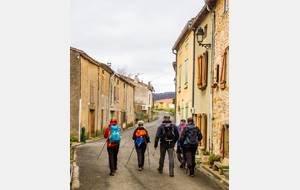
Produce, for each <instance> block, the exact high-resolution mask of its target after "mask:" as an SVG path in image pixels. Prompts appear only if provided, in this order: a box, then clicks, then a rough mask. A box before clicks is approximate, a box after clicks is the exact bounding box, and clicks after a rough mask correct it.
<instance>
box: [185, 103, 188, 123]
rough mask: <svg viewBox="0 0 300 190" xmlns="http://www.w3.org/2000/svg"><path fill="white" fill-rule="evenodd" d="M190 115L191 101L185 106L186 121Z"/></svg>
mask: <svg viewBox="0 0 300 190" xmlns="http://www.w3.org/2000/svg"><path fill="white" fill-rule="evenodd" d="M188 116H189V103H186V106H185V118H186V121H187V119H188Z"/></svg>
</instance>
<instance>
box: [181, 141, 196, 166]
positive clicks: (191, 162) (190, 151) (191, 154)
mask: <svg viewBox="0 0 300 190" xmlns="http://www.w3.org/2000/svg"><path fill="white" fill-rule="evenodd" d="M196 151H197V146H195V147H184V153H185V158H186V162H187V167H188V168H194V167H195V166H196V162H195V154H196Z"/></svg>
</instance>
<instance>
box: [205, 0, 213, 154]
mask: <svg viewBox="0 0 300 190" xmlns="http://www.w3.org/2000/svg"><path fill="white" fill-rule="evenodd" d="M208 2H209V1H208ZM208 2H206V3H208ZM206 5H207V6H206V8H207V10H208V11H209V12H211V14H212V29H211V30H212V35H211V36H212V39H211V62H210V65H211V66H210V97H209V99H210V100H209V111H210V113H209V136H210V137H209V139H210V141H209V152H210V154H212V152H213V150H212V142H213V139H212V138H213V136H212V117H213V112H212V101H213V99H212V98H213V94H212V92H213V88H211V85H212V84H213V66H214V48H215V46H214V45H215V44H214V42H215V38H214V33H215V25H214V24H215V10H214V9H213V8H210V7H209V5H208V4H206Z"/></svg>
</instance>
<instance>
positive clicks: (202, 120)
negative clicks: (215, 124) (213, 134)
mask: <svg viewBox="0 0 300 190" xmlns="http://www.w3.org/2000/svg"><path fill="white" fill-rule="evenodd" d="M198 127H199V129H200V131H201V134H202V136H203V138H202V140H201V141H200V142H199V146H202V147H203V148H204V149H206V128H207V116H206V113H202V114H199V115H198Z"/></svg>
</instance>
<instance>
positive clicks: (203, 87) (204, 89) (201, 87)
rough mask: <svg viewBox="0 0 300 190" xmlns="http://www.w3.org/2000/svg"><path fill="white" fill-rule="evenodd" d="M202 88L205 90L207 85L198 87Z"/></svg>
mask: <svg viewBox="0 0 300 190" xmlns="http://www.w3.org/2000/svg"><path fill="white" fill-rule="evenodd" d="M198 88H199V89H200V90H205V88H206V85H204V86H200V87H198Z"/></svg>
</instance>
